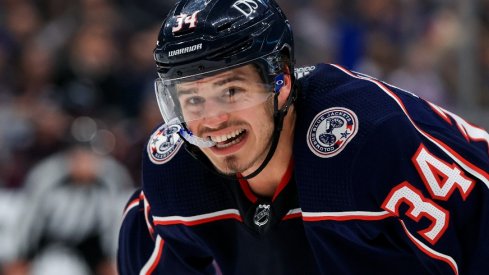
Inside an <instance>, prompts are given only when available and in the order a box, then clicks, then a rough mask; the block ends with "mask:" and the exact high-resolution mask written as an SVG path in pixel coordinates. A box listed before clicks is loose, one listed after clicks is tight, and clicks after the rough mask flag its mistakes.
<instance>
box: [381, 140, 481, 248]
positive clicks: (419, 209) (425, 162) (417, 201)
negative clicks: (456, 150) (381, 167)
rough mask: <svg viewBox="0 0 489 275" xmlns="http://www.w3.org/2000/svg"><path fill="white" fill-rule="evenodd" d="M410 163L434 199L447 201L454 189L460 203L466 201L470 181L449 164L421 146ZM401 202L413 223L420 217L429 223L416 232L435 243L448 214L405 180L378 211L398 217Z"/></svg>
mask: <svg viewBox="0 0 489 275" xmlns="http://www.w3.org/2000/svg"><path fill="white" fill-rule="evenodd" d="M412 161H413V163H414V165H415V166H416V169H417V170H418V173H419V174H420V176H421V178H422V180H423V182H424V184H425V185H426V188H427V189H428V192H430V195H431V197H432V198H434V199H438V200H443V201H447V200H448V199H449V198H450V197H451V196H452V194H453V192H454V191H455V190H458V191H459V192H460V195H461V196H462V198H463V200H466V199H467V197H468V195H469V194H470V192H471V191H472V189H473V187H474V181H473V180H472V179H470V178H468V177H467V176H465V174H464V172H463V171H462V170H461V169H460V168H459V167H458V166H457V165H456V164H455V163H453V164H449V163H447V162H445V161H443V160H441V159H439V158H437V157H436V156H434V155H433V154H431V153H430V152H429V151H428V150H427V149H426V147H424V146H423V145H421V146H420V147H419V149H418V151H417V152H416V154H415V155H414V157H413V158H412ZM403 203H405V204H407V205H408V206H409V209H408V210H407V212H406V215H407V216H408V217H409V218H411V219H413V220H415V221H419V220H420V219H421V218H422V217H425V218H428V219H429V220H431V222H432V224H431V226H430V227H428V228H427V229H425V230H421V231H419V232H418V233H419V234H421V236H423V238H425V239H426V240H427V241H428V242H430V243H431V244H435V243H436V242H437V241H438V239H439V238H440V237H441V236H442V235H443V233H444V232H445V230H446V229H447V226H448V222H449V213H448V211H446V210H445V209H443V208H442V207H440V206H439V205H437V204H436V203H435V202H434V201H432V200H431V199H429V198H426V197H424V196H423V194H422V193H421V191H419V190H418V189H416V188H415V187H414V186H412V185H411V184H410V183H409V182H407V181H405V182H403V183H401V184H399V185H397V186H396V187H394V188H393V189H392V190H391V192H390V193H389V195H388V196H387V198H386V200H385V201H384V203H383V204H382V208H383V209H385V210H387V211H389V212H391V213H394V214H395V215H396V216H399V215H400V213H399V206H400V205H401V204H403Z"/></svg>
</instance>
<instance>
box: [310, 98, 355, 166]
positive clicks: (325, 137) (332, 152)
mask: <svg viewBox="0 0 489 275" xmlns="http://www.w3.org/2000/svg"><path fill="white" fill-rule="evenodd" d="M357 131H358V118H357V116H356V114H355V113H354V112H352V111H351V110H349V109H346V108H341V107H333V108H329V109H326V110H324V111H322V112H321V113H319V114H318V115H317V116H316V117H315V118H314V120H313V121H312V123H311V125H310V126H309V130H308V131H307V145H308V146H309V149H311V151H312V152H313V153H314V154H315V155H316V156H318V157H321V158H329V157H333V156H336V155H337V154H339V153H340V152H341V151H342V150H343V149H344V148H345V146H346V145H347V144H348V142H350V141H351V140H352V139H353V137H354V136H355V135H356V133H357Z"/></svg>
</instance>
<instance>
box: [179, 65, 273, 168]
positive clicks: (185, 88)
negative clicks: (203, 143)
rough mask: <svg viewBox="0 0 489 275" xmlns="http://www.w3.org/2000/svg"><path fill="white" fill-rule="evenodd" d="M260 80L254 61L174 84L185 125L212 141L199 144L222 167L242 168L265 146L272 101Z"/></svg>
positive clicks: (261, 153) (257, 157) (262, 155)
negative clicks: (215, 73)
mask: <svg viewBox="0 0 489 275" xmlns="http://www.w3.org/2000/svg"><path fill="white" fill-rule="evenodd" d="M261 82H262V81H261V78H260V76H259V74H258V72H257V70H256V69H255V67H253V66H252V65H247V66H243V67H239V68H236V69H233V70H229V71H226V72H224V73H220V74H217V75H214V76H210V77H207V78H204V79H202V80H199V81H194V82H189V83H182V84H179V86H178V90H179V91H180V92H179V96H178V98H179V102H180V106H181V108H182V113H183V116H184V118H185V120H186V121H187V127H188V128H189V130H190V131H192V133H193V134H195V135H197V136H199V137H202V138H210V139H211V140H213V141H214V142H216V145H215V146H213V147H210V148H203V149H201V150H202V151H203V152H204V154H205V155H206V156H207V157H208V158H209V159H210V160H211V162H212V163H213V164H214V166H215V167H216V168H217V169H218V170H220V171H221V172H222V173H225V174H233V173H237V172H241V173H243V172H245V171H247V170H248V169H250V168H252V167H253V166H256V165H260V164H261V162H262V161H263V160H264V158H265V156H266V154H267V152H268V148H269V146H270V142H271V136H272V131H273V120H272V116H273V105H272V100H271V98H272V97H271V91H270V90H269V88H267V87H266V86H265V85H263V84H261ZM264 95H265V96H264ZM264 98H266V100H264ZM239 105H240V106H239ZM193 118H197V119H193Z"/></svg>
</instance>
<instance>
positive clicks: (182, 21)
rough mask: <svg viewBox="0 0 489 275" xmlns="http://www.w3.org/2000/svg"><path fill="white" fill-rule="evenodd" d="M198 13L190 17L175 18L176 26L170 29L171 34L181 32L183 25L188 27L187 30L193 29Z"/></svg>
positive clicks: (182, 15) (180, 16)
mask: <svg viewBox="0 0 489 275" xmlns="http://www.w3.org/2000/svg"><path fill="white" fill-rule="evenodd" d="M198 13H199V11H196V12H194V13H193V14H192V15H187V14H180V15H177V16H176V18H175V19H176V21H177V25H176V26H174V27H173V28H172V32H173V33H176V32H179V31H182V30H183V29H184V28H183V26H184V25H188V29H193V28H195V27H196V26H197V14H198Z"/></svg>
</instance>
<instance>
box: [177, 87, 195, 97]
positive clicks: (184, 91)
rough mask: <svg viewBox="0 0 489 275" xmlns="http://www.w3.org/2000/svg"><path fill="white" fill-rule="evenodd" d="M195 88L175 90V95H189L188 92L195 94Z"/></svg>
mask: <svg viewBox="0 0 489 275" xmlns="http://www.w3.org/2000/svg"><path fill="white" fill-rule="evenodd" d="M196 93H197V89H195V88H190V89H181V90H178V91H177V96H178V97H181V96H183V95H190V94H196Z"/></svg>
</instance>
